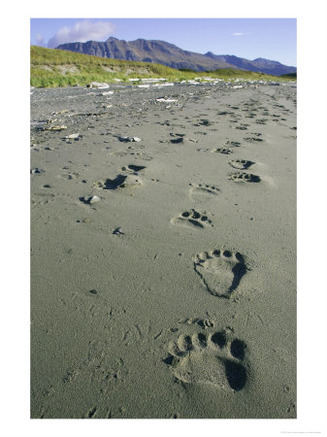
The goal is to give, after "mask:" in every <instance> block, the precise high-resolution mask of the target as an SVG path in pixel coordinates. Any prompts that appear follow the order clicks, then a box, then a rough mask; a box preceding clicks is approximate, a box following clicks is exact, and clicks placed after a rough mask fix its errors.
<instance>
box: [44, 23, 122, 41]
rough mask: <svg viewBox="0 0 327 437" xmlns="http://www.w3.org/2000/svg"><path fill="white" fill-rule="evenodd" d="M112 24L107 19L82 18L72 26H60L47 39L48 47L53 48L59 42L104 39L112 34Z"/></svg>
mask: <svg viewBox="0 0 327 437" xmlns="http://www.w3.org/2000/svg"><path fill="white" fill-rule="evenodd" d="M113 31H114V26H113V24H112V23H109V22H107V21H89V20H83V21H79V22H78V23H75V24H74V26H71V27H68V26H65V27H62V28H61V29H59V30H58V31H57V32H56V33H55V35H54V36H53V37H52V38H50V39H49V41H48V47H50V48H55V47H57V46H58V45H59V44H65V43H69V42H86V41H91V40H93V41H104V40H106V39H107V38H108V37H109V35H112V34H113Z"/></svg>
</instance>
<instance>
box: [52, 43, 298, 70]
mask: <svg viewBox="0 0 327 437" xmlns="http://www.w3.org/2000/svg"><path fill="white" fill-rule="evenodd" d="M57 49H59V50H68V51H71V52H77V53H83V54H86V55H93V56H99V57H102V58H111V59H121V60H127V61H141V62H154V63H158V64H163V65H166V66H168V67H171V68H176V69H190V70H194V71H212V70H217V69H220V68H232V69H241V70H248V71H255V72H261V73H266V74H272V75H276V76H281V75H282V74H289V73H296V68H295V67H289V66H286V65H283V64H281V63H280V62H277V61H271V60H268V59H263V58H257V59H255V60H253V61H250V60H248V59H244V58H238V57H237V56H231V55H215V54H214V53H212V52H207V53H206V54H205V55H202V54H200V53H195V52H190V51H186V50H183V49H181V48H179V47H177V46H175V45H174V44H170V43H168V42H165V41H158V40H145V39H137V40H135V41H124V40H119V39H117V38H113V37H110V38H109V39H107V41H104V42H97V41H88V42H86V43H81V42H75V43H68V44H61V45H59V46H58V47H57Z"/></svg>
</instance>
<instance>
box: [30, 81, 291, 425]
mask: <svg viewBox="0 0 327 437" xmlns="http://www.w3.org/2000/svg"><path fill="white" fill-rule="evenodd" d="M110 90H113V91H114V92H113V94H105V91H107V90H105V91H101V90H89V89H82V88H70V89H55V90H54V89H47V90H41V89H40V90H34V91H33V94H32V95H31V135H32V148H31V170H32V171H31V201H32V205H31V243H32V252H31V322H32V324H31V417H33V418H41V417H42V418H82V417H86V418H88V417H92V418H110V417H111V418H173V417H178V418H231V419H232V418H294V417H296V88H295V86H294V85H293V84H285V85H279V86H273V85H269V84H258V85H257V86H256V87H255V86H254V85H251V84H248V85H245V86H243V88H233V85H226V84H222V83H221V84H218V85H203V86H202V85H197V86H195V85H194V86H193V85H184V86H183V85H179V86H177V85H175V86H173V87H164V88H157V87H150V88H148V89H147V88H137V87H135V88H127V87H125V88H124V87H111V88H110ZM163 97H164V98H165V100H176V101H170V102H169V101H157V100H156V99H158V98H163ZM77 134H78V135H77ZM69 136H71V137H69ZM122 137H129V138H130V139H133V138H134V139H141V141H127V139H126V138H125V140H124V139H123V138H122ZM221 152H223V153H221ZM94 196H96V197H94Z"/></svg>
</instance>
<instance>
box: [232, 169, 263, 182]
mask: <svg viewBox="0 0 327 437" xmlns="http://www.w3.org/2000/svg"><path fill="white" fill-rule="evenodd" d="M228 179H230V180H232V181H234V182H260V181H261V179H260V177H259V176H257V175H255V174H252V173H244V172H241V171H239V172H235V173H231V174H230V175H229V177H228Z"/></svg>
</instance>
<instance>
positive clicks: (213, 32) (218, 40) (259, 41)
mask: <svg viewBox="0 0 327 437" xmlns="http://www.w3.org/2000/svg"><path fill="white" fill-rule="evenodd" d="M30 31H31V44H34V45H42V46H44V47H50V48H54V47H56V46H57V45H59V44H63V43H66V42H76V41H81V42H85V41H89V40H94V41H105V40H106V39H107V38H109V37H110V36H113V37H115V38H118V39H124V40H126V41H133V40H135V39H138V38H144V39H158V40H163V41H167V42H170V43H172V44H175V45H177V46H178V47H180V48H182V49H184V50H189V51H193V52H197V53H206V52H208V51H211V52H213V53H214V54H216V55H225V54H229V55H235V56H239V57H243V58H246V59H255V58H259V57H262V58H266V59H271V60H275V61H279V62H281V63H283V64H286V65H291V66H296V65H297V60H296V19H295V18H263V19H259V18H230V19H229V18H121V19H119V18H113V19H110V18H108V19H106V18H99V19H95V18H91V19H86V18H80V19H79V18H76V19H73V18H67V19H64V18H31V20H30Z"/></svg>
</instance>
